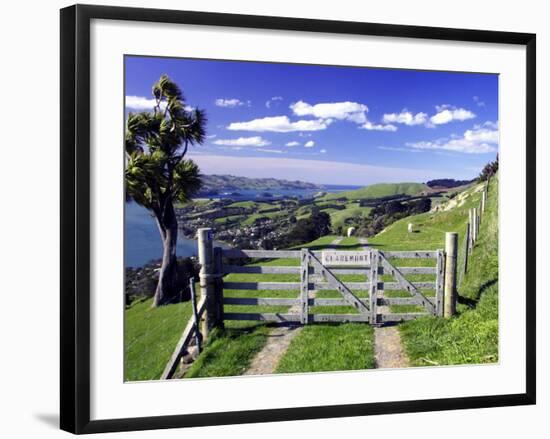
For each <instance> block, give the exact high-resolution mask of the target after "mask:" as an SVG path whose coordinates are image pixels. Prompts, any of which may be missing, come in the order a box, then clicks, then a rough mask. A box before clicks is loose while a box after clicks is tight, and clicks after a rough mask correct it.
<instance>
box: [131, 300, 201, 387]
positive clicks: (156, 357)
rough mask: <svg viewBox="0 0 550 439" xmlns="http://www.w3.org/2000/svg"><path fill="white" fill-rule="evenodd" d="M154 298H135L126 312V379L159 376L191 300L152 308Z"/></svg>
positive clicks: (180, 328) (188, 309) (189, 307)
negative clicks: (140, 300) (141, 299)
mask: <svg viewBox="0 0 550 439" xmlns="http://www.w3.org/2000/svg"><path fill="white" fill-rule="evenodd" d="M151 303H152V299H148V300H146V301H144V302H139V303H138V302H136V303H134V304H133V305H132V306H131V307H130V308H129V309H127V310H126V311H125V313H124V379H125V381H143V380H154V379H158V378H160V375H161V374H162V371H163V370H164V367H165V366H166V363H167V362H168V360H169V359H170V356H171V355H172V351H173V350H174V346H175V345H176V343H177V342H178V340H179V338H180V336H181V333H182V331H183V328H184V327H185V325H186V324H187V322H188V320H189V318H190V317H191V303H190V302H183V303H178V304H175V305H166V306H163V307H160V308H151Z"/></svg>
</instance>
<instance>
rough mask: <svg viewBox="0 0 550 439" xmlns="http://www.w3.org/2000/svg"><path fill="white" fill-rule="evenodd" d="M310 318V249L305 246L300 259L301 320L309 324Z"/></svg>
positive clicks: (304, 323)
mask: <svg viewBox="0 0 550 439" xmlns="http://www.w3.org/2000/svg"><path fill="white" fill-rule="evenodd" d="M308 318H309V249H307V248H303V249H302V253H301V260H300V322H301V323H302V324H303V325H307V322H308Z"/></svg>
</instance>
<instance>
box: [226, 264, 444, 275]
mask: <svg viewBox="0 0 550 439" xmlns="http://www.w3.org/2000/svg"><path fill="white" fill-rule="evenodd" d="M330 271H332V273H333V274H360V275H365V276H368V275H369V274H370V265H365V268H351V267H340V268H330ZM399 271H401V273H403V274H437V269H436V267H399ZM231 273H243V274H296V275H299V274H300V267H299V266H296V267H293V266H288V267H287V266H278V267H277V266H265V265H224V266H223V274H231ZM309 274H320V273H319V271H318V270H315V267H309ZM378 274H384V268H383V267H379V268H378Z"/></svg>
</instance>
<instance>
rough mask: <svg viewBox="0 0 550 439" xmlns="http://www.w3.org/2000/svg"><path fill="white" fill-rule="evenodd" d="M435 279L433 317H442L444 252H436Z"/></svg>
mask: <svg viewBox="0 0 550 439" xmlns="http://www.w3.org/2000/svg"><path fill="white" fill-rule="evenodd" d="M436 271H437V277H436V290H435V315H437V316H439V317H443V304H444V303H445V300H444V297H443V294H444V292H445V291H444V290H445V285H444V284H445V252H444V251H443V250H438V251H437V266H436Z"/></svg>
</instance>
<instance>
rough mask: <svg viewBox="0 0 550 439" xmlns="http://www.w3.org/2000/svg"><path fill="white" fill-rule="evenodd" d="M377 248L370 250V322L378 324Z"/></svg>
mask: <svg viewBox="0 0 550 439" xmlns="http://www.w3.org/2000/svg"><path fill="white" fill-rule="evenodd" d="M378 261H379V257H378V250H376V249H372V250H371V251H370V324H371V325H377V324H378V309H377V308H378V306H377V305H378Z"/></svg>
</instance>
